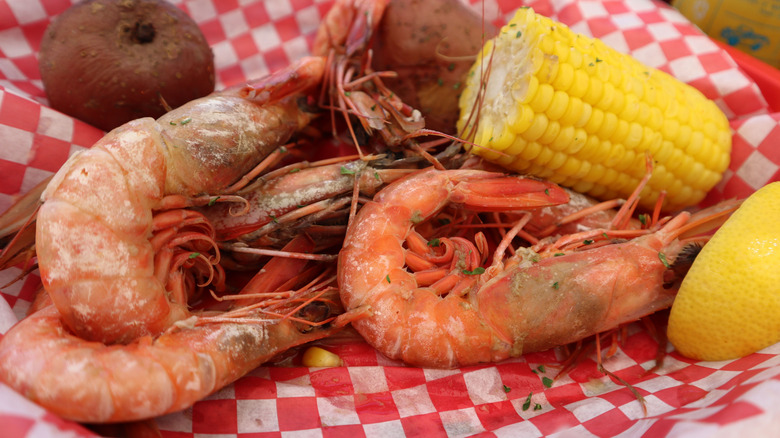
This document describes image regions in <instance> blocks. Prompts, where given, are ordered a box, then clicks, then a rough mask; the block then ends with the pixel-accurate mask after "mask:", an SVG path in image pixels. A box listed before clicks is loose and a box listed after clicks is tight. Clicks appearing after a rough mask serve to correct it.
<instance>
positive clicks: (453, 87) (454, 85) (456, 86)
mask: <svg viewBox="0 0 780 438" xmlns="http://www.w3.org/2000/svg"><path fill="white" fill-rule="evenodd" d="M458 88H460V82H455V83H454V84H452V89H453V90H457V89H458Z"/></svg>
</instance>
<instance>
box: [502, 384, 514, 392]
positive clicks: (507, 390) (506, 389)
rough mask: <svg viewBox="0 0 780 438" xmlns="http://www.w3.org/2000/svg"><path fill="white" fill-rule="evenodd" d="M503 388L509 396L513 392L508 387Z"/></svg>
mask: <svg viewBox="0 0 780 438" xmlns="http://www.w3.org/2000/svg"><path fill="white" fill-rule="evenodd" d="M503 386H504V392H506V393H507V394H509V392H510V391H512V388H510V387H508V386H506V385H503Z"/></svg>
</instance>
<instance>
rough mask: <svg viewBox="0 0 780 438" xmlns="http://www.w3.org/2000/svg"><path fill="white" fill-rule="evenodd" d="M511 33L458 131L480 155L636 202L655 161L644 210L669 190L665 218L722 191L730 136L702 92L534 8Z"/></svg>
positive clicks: (488, 49)
mask: <svg viewBox="0 0 780 438" xmlns="http://www.w3.org/2000/svg"><path fill="white" fill-rule="evenodd" d="M504 30H505V31H504V32H502V33H501V34H499V36H497V37H496V38H495V39H493V40H490V41H488V42H487V43H486V45H485V47H484V48H483V50H482V53H481V54H480V56H479V59H478V61H477V62H476V63H475V64H474V66H473V67H472V74H470V76H469V79H468V81H467V84H466V86H465V87H464V89H463V93H462V94H461V97H460V106H461V114H462V116H461V118H460V120H459V121H458V129H459V131H460V132H461V133H464V134H463V135H467V136H468V138H466V139H467V140H473V141H474V142H475V143H477V144H479V145H480V147H472V148H470V150H471V152H472V153H475V154H478V155H481V156H483V157H484V158H485V159H487V160H492V161H494V162H498V163H499V164H502V165H504V166H506V167H508V168H509V169H512V170H516V171H527V172H529V173H531V174H533V175H536V176H538V177H541V178H549V179H550V180H552V181H558V182H561V183H562V184H566V185H568V186H569V187H573V188H575V190H581V191H583V192H585V193H587V194H590V195H592V196H594V197H599V198H602V199H606V198H607V197H613V196H620V197H627V196H628V195H630V193H631V192H632V191H633V189H634V186H635V185H636V184H637V183H638V181H639V180H640V179H641V178H642V177H643V176H644V173H645V171H646V170H645V165H644V163H645V155H646V154H650V155H651V156H652V158H653V160H654V162H655V171H654V172H653V174H652V176H651V178H650V181H649V183H648V188H646V189H645V194H646V196H645V197H644V198H643V200H642V201H641V202H642V206H643V207H645V208H652V207H653V203H654V202H655V200H656V199H658V198H659V194H660V192H661V191H666V192H667V196H666V197H665V199H664V205H663V208H664V209H665V210H676V209H680V208H683V207H687V206H689V205H693V204H695V203H698V202H700V201H701V200H702V199H703V198H704V196H705V195H706V194H707V192H708V191H709V190H710V189H711V188H712V187H713V186H714V185H715V184H717V183H718V182H719V181H720V179H721V178H722V174H723V172H724V171H725V169H726V168H727V167H728V164H729V160H730V154H731V131H730V129H729V125H728V121H727V119H726V116H725V115H724V114H723V113H722V112H721V111H720V110H719V109H718V107H717V106H716V105H715V104H714V103H713V102H712V101H710V100H708V99H707V98H706V97H704V95H702V94H701V93H700V92H699V91H697V90H696V89H694V88H693V87H691V86H689V85H686V84H684V83H682V82H680V81H678V80H677V79H675V78H673V77H671V76H669V75H668V74H666V73H664V72H661V71H658V70H655V69H653V68H650V67H647V66H644V65H642V64H641V63H639V62H638V61H637V60H635V59H633V58H631V57H630V56H628V55H625V54H621V53H619V52H617V51H615V50H613V49H611V48H609V47H608V46H607V45H606V44H604V43H603V42H602V41H599V40H597V39H593V38H588V37H586V36H583V35H577V34H575V33H573V32H572V31H571V30H570V29H569V28H568V27H566V26H565V25H563V24H560V23H556V22H554V21H553V20H550V19H549V18H546V17H543V16H541V15H537V14H535V13H534V12H533V10H532V9H530V8H521V9H519V10H518V11H517V13H516V14H515V16H514V18H513V19H512V20H511V21H510V22H509V23H508V24H507V27H505V29H504ZM518 31H519V32H518ZM483 61H485V64H486V63H487V62H492V63H494V64H493V65H494V66H495V65H500V66H501V67H500V68H498V69H488V66H487V65H483ZM497 72H498V73H497ZM483 80H484V81H485V82H484V83H482V81H483ZM478 101H479V102H481V104H482V105H483V107H482V108H481V109H480V111H479V112H478V114H479V115H480V118H479V120H476V121H475V120H470V119H469V118H468V116H469V114H471V113H472V107H473V106H474V105H475V104H476V102H478ZM471 132H473V134H466V133H471ZM496 151H501V153H500V154H499V153H496Z"/></svg>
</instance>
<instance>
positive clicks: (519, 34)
mask: <svg viewBox="0 0 780 438" xmlns="http://www.w3.org/2000/svg"><path fill="white" fill-rule="evenodd" d="M521 36H523V32H522V31H520V30H518V31H517V33H516V34H515V38H520V37H521Z"/></svg>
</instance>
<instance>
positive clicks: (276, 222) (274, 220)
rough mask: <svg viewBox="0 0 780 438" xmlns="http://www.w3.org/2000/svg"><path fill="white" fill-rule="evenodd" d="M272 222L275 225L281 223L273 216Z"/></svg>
mask: <svg viewBox="0 0 780 438" xmlns="http://www.w3.org/2000/svg"><path fill="white" fill-rule="evenodd" d="M271 222H273V223H275V224H278V223H279V221H278V220H276V216H273V215H271Z"/></svg>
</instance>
